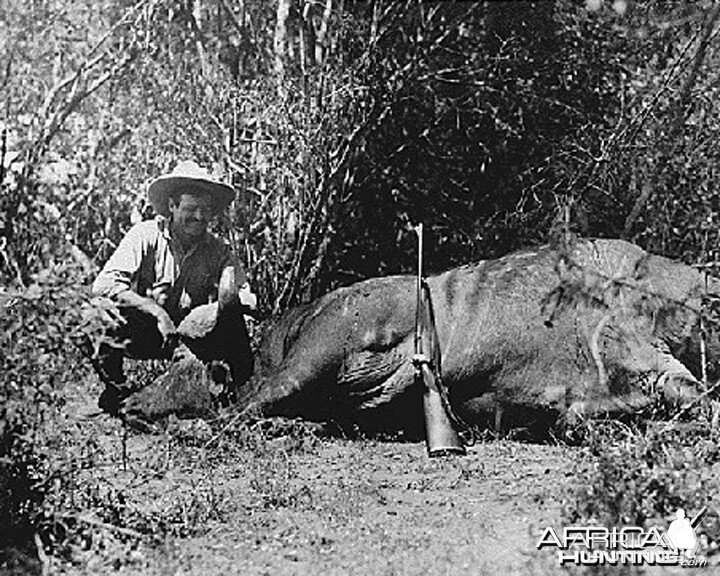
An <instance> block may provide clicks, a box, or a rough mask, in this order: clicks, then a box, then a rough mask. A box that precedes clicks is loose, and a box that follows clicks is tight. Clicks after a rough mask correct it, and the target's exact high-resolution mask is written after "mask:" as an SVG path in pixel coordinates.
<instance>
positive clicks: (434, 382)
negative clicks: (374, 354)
mask: <svg viewBox="0 0 720 576" xmlns="http://www.w3.org/2000/svg"><path fill="white" fill-rule="evenodd" d="M415 232H416V233H417V235H418V277H417V307H416V308H415V343H414V344H415V353H414V355H413V358H412V363H413V366H414V367H415V385H416V386H423V390H424V392H423V410H424V412H425V441H426V443H427V450H428V454H429V456H430V457H434V456H443V455H447V454H465V446H464V444H463V442H462V440H461V439H460V436H459V435H458V433H457V431H456V430H455V428H454V427H453V425H452V421H451V420H450V416H449V415H448V411H447V409H446V406H445V404H444V402H443V397H442V395H441V391H440V386H441V385H442V384H441V380H440V373H441V365H440V364H441V358H440V344H439V342H438V337H437V332H436V330H435V319H434V316H433V309H432V301H431V299H430V287H429V286H428V284H427V282H425V278H424V277H423V225H422V223H420V224H418V226H416V227H415Z"/></svg>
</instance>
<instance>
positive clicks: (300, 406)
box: [240, 239, 718, 428]
mask: <svg viewBox="0 0 720 576" xmlns="http://www.w3.org/2000/svg"><path fill="white" fill-rule="evenodd" d="M427 282H428V285H429V287H430V291H431V294H432V303H433V307H434V313H435V319H436V326H437V334H438V337H439V341H440V345H441V350H442V375H443V381H444V383H445V385H446V386H447V387H448V389H449V394H450V401H451V404H452V406H453V407H454V410H455V411H456V412H457V413H458V414H459V415H460V416H461V417H462V418H463V419H464V420H466V421H467V422H469V423H471V424H478V425H483V424H486V423H491V422H495V423H499V422H502V423H503V424H507V425H532V423H533V422H543V423H545V422H552V421H555V420H556V419H557V418H558V417H567V416H575V417H577V416H578V415H579V416H582V415H594V414H598V413H622V412H635V411H638V410H640V409H642V408H645V407H647V406H649V405H651V404H652V403H653V402H655V401H656V400H657V399H658V398H661V399H662V398H664V399H665V400H666V401H669V402H676V403H679V402H685V401H687V400H688V399H690V398H692V397H694V395H695V394H696V392H695V389H696V385H697V383H698V382H697V378H698V377H699V373H700V368H699V349H700V346H699V340H698V334H699V331H698V325H699V318H700V310H701V302H702V299H703V295H704V294H705V293H706V291H707V290H708V289H709V291H710V292H711V293H715V294H717V293H718V284H717V281H716V280H714V279H712V278H711V279H706V278H704V277H703V275H702V274H701V273H700V272H698V271H696V270H695V269H693V268H691V267H690V266H687V265H684V264H682V263H679V262H675V261H673V260H670V259H667V258H663V257H660V256H655V255H651V254H648V253H647V252H645V251H644V250H642V249H641V248H639V247H637V246H635V245H633V244H630V243H628V242H625V241H621V240H609V239H605V240H578V241H575V242H574V243H573V244H571V245H569V246H555V247H551V246H544V247H540V248H537V249H533V250H525V251H521V252H517V253H514V254H511V255H508V256H505V257H503V258H499V259H497V260H489V261H482V262H478V263H475V264H470V265H466V266H461V267H460V268H456V269H453V270H450V271H447V272H444V273H442V274H439V275H437V276H433V277H430V278H429V279H428V280H427ZM415 286H416V285H415V278H413V277H412V276H391V277H386V278H374V279H370V280H366V281H364V282H360V283H357V284H354V285H352V286H349V287H346V288H341V289H338V290H335V291H333V292H331V293H329V294H327V295H325V296H324V297H322V298H320V299H318V300H317V301H315V302H312V303H310V304H305V305H303V306H301V307H299V308H296V309H292V310H290V311H289V312H287V313H286V314H285V315H283V316H281V317H280V318H279V319H278V321H276V323H275V324H274V325H273V326H272V327H271V328H270V329H269V330H268V332H267V334H266V336H265V338H264V340H263V342H262V344H261V350H260V373H259V374H258V375H256V376H255V377H254V378H253V379H252V380H251V381H250V383H248V384H247V385H245V386H244V387H243V389H242V391H241V397H240V406H241V408H244V409H246V410H260V411H261V412H262V413H264V414H267V415H287V416H301V417H305V418H309V419H337V420H350V421H352V422H355V423H357V424H358V425H360V426H361V427H364V426H366V425H367V426H368V427H369V428H376V427H377V426H381V427H392V428H396V427H405V426H409V425H412V423H413V422H415V423H417V422H421V419H422V411H421V408H420V404H419V398H420V394H421V391H419V390H418V386H416V385H413V366H412V364H411V358H412V355H413V335H414V319H415V306H416V302H415ZM707 350H708V354H709V355H711V356H712V355H713V354H714V352H715V351H716V341H715V340H711V341H710V342H708V346H707Z"/></svg>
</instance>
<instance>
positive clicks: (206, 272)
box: [93, 216, 246, 322]
mask: <svg viewBox="0 0 720 576" xmlns="http://www.w3.org/2000/svg"><path fill="white" fill-rule="evenodd" d="M230 265H235V267H236V275H237V276H236V282H237V284H238V286H242V285H244V284H245V282H246V280H245V273H244V271H243V269H242V267H240V266H239V263H238V262H237V261H236V260H235V258H234V257H233V254H232V251H231V249H230V246H229V245H228V244H226V243H225V242H223V241H222V240H220V239H219V238H217V237H216V236H214V235H212V234H210V233H209V232H208V233H206V234H205V236H204V238H203V239H202V240H200V241H199V242H198V243H197V244H195V245H194V246H193V247H192V248H190V249H189V250H188V251H183V250H182V248H181V246H180V243H179V242H178V241H177V240H174V239H173V238H172V236H171V235H170V221H169V220H167V219H165V218H163V217H161V216H158V217H157V218H155V219H154V220H147V221H145V222H139V223H138V224H135V225H134V226H133V227H132V228H131V229H130V230H129V231H128V233H127V234H126V235H125V237H124V238H123V239H122V241H121V242H120V245H119V246H118V247H117V249H116V250H115V252H114V253H113V255H112V256H110V259H109V260H108V261H107V262H106V263H105V266H104V267H103V269H102V271H101V272H100V274H99V275H98V277H97V278H96V279H95V282H94V283H93V292H94V293H95V294H97V295H99V296H107V297H110V298H112V297H113V296H116V295H118V294H120V293H121V292H124V291H126V290H132V291H133V292H136V293H137V294H139V295H140V296H147V297H150V298H153V299H154V300H155V301H156V302H157V303H158V304H160V306H162V307H163V308H164V309H165V310H166V311H167V312H168V314H169V315H170V318H172V319H173V320H174V321H175V322H179V321H180V320H181V319H182V318H184V317H185V315H187V313H188V312H190V310H192V309H193V308H195V307H197V306H200V305H201V304H207V303H209V302H211V301H213V300H215V299H216V298H217V286H218V282H219V280H220V274H221V272H222V270H223V268H225V267H226V266H230Z"/></svg>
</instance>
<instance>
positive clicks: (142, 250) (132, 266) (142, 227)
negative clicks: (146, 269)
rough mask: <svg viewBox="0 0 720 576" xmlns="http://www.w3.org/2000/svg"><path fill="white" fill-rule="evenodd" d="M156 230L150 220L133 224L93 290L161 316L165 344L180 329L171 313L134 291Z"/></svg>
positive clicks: (160, 321) (159, 317) (97, 279)
mask: <svg viewBox="0 0 720 576" xmlns="http://www.w3.org/2000/svg"><path fill="white" fill-rule="evenodd" d="M152 233H153V228H152V223H150V222H141V223H140V224H136V225H135V226H133V227H132V228H131V229H130V230H129V231H128V233H127V234H126V235H125V237H124V238H123V239H122V240H121V241H120V244H119V245H118V247H117V249H116V250H115V252H114V253H113V254H112V256H110V258H109V259H108V261H107V262H106V263H105V266H103V269H102V270H101V272H100V274H99V275H98V277H97V278H96V279H95V282H94V283H93V287H92V289H93V292H94V293H95V294H97V295H98V296H106V297H108V298H111V299H113V300H115V301H116V302H117V303H119V304H121V305H125V306H130V307H133V308H136V309H138V310H140V311H141V312H144V313H146V314H150V315H152V316H154V317H155V318H157V322H158V330H159V331H160V334H161V335H162V336H163V340H164V341H165V344H166V345H169V344H171V343H172V342H171V341H172V340H173V338H174V335H175V334H176V330H175V324H174V323H173V321H172V319H171V318H170V316H169V315H168V313H167V312H166V311H165V309H164V308H163V307H162V306H160V304H158V303H157V302H156V301H155V300H153V299H152V298H148V297H145V296H141V295H140V294H138V293H137V292H135V291H134V290H132V283H133V280H135V279H136V277H137V275H138V274H139V273H140V269H141V266H142V261H143V258H144V257H147V255H148V253H149V245H150V243H151V241H152Z"/></svg>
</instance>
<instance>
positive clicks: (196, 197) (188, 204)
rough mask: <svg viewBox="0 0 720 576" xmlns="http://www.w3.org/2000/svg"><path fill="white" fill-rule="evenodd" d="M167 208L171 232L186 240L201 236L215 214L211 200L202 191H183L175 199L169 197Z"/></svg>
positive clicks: (196, 238)
mask: <svg viewBox="0 0 720 576" xmlns="http://www.w3.org/2000/svg"><path fill="white" fill-rule="evenodd" d="M168 208H169V209H170V214H171V215H172V226H173V232H174V233H175V234H177V235H179V236H180V237H181V238H185V239H188V240H198V239H200V238H202V236H203V235H204V234H205V231H206V230H207V227H208V223H209V222H210V220H212V218H213V216H215V210H214V206H213V202H212V201H211V200H210V197H209V196H208V195H207V194H202V193H200V194H186V193H183V194H182V195H181V196H180V200H177V201H176V200H174V199H173V198H170V199H168Z"/></svg>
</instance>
